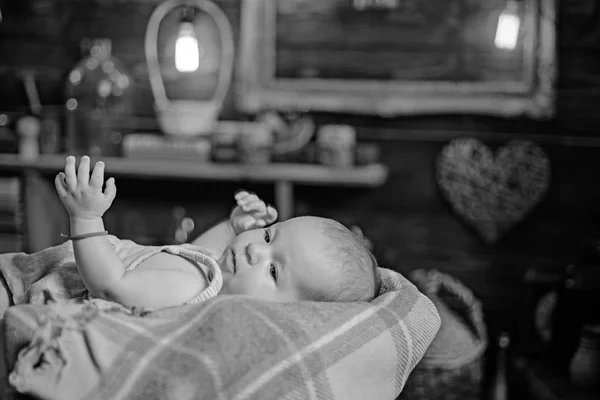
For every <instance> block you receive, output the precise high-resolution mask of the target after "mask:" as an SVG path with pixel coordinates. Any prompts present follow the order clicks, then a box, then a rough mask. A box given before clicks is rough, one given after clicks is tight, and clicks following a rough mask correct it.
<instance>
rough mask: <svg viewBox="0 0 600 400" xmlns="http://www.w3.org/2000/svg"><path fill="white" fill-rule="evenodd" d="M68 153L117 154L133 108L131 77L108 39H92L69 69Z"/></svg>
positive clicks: (67, 92) (67, 104) (67, 108)
mask: <svg viewBox="0 0 600 400" xmlns="http://www.w3.org/2000/svg"><path fill="white" fill-rule="evenodd" d="M66 94H67V101H66V118H67V146H66V147H67V149H68V152H69V153H70V154H74V155H84V154H87V155H90V156H118V155H120V153H121V142H122V139H123V136H124V135H125V134H126V132H125V129H126V125H125V124H124V122H125V121H124V118H125V117H126V116H127V115H128V114H131V111H132V94H133V80H132V79H131V75H130V74H129V73H128V72H127V70H126V68H125V66H124V64H123V63H122V62H121V61H120V60H119V59H117V58H115V57H114V56H113V55H112V45H111V41H110V39H93V40H92V41H91V43H90V46H89V54H88V55H87V56H86V57H84V58H83V59H82V60H81V61H80V62H79V63H77V65H75V67H74V68H73V70H71V72H70V74H69V77H68V79H67V85H66Z"/></svg>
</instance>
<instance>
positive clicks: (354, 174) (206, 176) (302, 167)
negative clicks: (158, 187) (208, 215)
mask: <svg viewBox="0 0 600 400" xmlns="http://www.w3.org/2000/svg"><path fill="white" fill-rule="evenodd" d="M65 158H66V155H55V154H53V155H40V156H39V157H38V158H37V159H35V160H32V161H25V160H22V159H21V158H20V157H19V155H18V154H0V170H35V171H39V172H48V173H55V172H56V173H58V172H59V171H60V170H62V169H63V168H64V163H65ZM99 159H101V160H102V161H104V163H105V164H106V172H105V174H106V175H115V176H119V175H120V176H130V177H137V178H144V179H153V178H173V179H196V180H218V181H256V182H279V181H286V182H292V183H302V184H308V185H327V186H363V187H377V186H381V185H382V184H383V183H385V181H386V179H387V175H388V170H387V168H386V167H385V166H384V165H381V164H372V165H367V166H359V167H353V168H335V167H327V166H321V165H311V164H290V163H271V164H267V165H246V164H220V163H211V162H195V161H190V160H185V161H182V160H153V159H141V158H140V159H138V158H121V157H102V158H99ZM95 161H97V160H96V159H94V158H92V163H94V162H95Z"/></svg>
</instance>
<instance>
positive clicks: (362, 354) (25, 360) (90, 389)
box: [0, 245, 440, 400]
mask: <svg viewBox="0 0 600 400" xmlns="http://www.w3.org/2000/svg"><path fill="white" fill-rule="evenodd" d="M48 251H53V252H55V253H52V254H50V255H47V256H46V258H45V260H47V259H48V258H47V257H51V258H52V260H53V262H54V264H55V267H56V268H54V269H48V268H47V267H46V266H44V265H41V264H40V265H35V263H36V262H38V263H42V262H43V261H42V258H34V257H32V256H22V257H26V259H20V262H25V263H26V264H27V268H28V270H29V271H36V268H38V270H44V272H45V273H46V274H47V275H50V276H52V274H54V275H53V276H54V277H55V278H54V279H51V280H50V282H51V283H52V284H51V285H50V286H48V285H43V286H44V287H52V288H53V290H52V291H55V289H57V288H56V287H55V286H56V285H58V286H60V284H59V283H60V282H62V281H63V280H62V278H61V279H58V278H57V277H64V276H67V277H69V279H73V282H76V280H77V279H76V278H75V277H74V276H72V274H71V272H73V270H71V269H70V268H72V266H71V262H70V261H69V262H66V260H71V258H72V252H71V251H70V248H69V245H66V246H59V247H58V248H53V249H49V250H48ZM10 257H12V258H10ZM27 257H29V258H27ZM13 261H14V255H6V256H3V255H0V266H1V265H2V263H3V262H4V263H5V264H6V263H12V262H13ZM44 262H45V261H44ZM31 263H33V264H31ZM57 266H59V267H57ZM60 268H67V269H68V271H69V274H66V275H65V274H61V272H60ZM2 270H3V271H6V270H7V267H6V265H5V266H4V267H3V269H2ZM57 271H59V272H57ZM381 273H382V278H383V285H382V290H381V293H380V295H379V296H378V297H377V298H376V299H375V300H373V301H372V302H370V303H318V302H297V303H288V304H275V303H267V302H264V301H260V300H257V299H252V298H249V297H244V296H217V297H216V298H214V299H211V300H208V301H206V302H204V303H201V304H195V305H187V306H180V307H173V308H169V309H163V310H159V311H154V312H151V313H135V312H134V313H125V312H122V311H107V310H101V309H99V308H98V307H97V306H96V304H95V303H94V302H83V303H81V301H79V302H78V303H68V302H66V303H57V304H53V305H38V304H26V305H17V306H14V307H11V308H10V309H9V310H8V311H7V313H6V314H5V343H6V347H5V348H6V354H5V355H6V361H7V364H8V368H9V371H12V373H11V376H10V381H11V383H12V384H13V385H14V386H15V387H16V388H18V389H19V390H20V391H22V392H26V393H30V394H35V395H37V396H38V397H39V398H42V399H48V400H54V399H60V400H69V399H90V400H91V399H107V400H109V399H110V400H119V399H131V400H136V399H140V400H142V399H143V400H151V399H157V400H158V399H161V400H162V399H174V400H180V399H211V400H212V399H265V400H268V399H277V400H279V399H366V398H372V399H394V398H395V397H396V396H397V395H398V394H399V393H400V391H401V389H402V387H403V385H404V383H405V382H406V379H407V377H408V375H409V373H410V372H411V371H412V369H413V368H414V367H415V365H416V364H417V362H418V361H419V360H420V359H421V357H422V356H423V353H424V352H425V350H426V349H427V347H428V346H429V344H430V342H431V341H432V340H433V338H434V336H435V334H436V333H437V330H438V328H439V324H440V320H439V316H438V314H437V311H436V308H435V306H434V305H433V304H432V303H431V302H430V301H429V299H428V298H427V297H425V296H424V295H422V294H421V293H420V292H419V291H418V290H417V289H416V287H415V286H414V285H412V284H411V283H410V282H409V281H407V280H406V279H405V278H404V277H403V276H401V275H400V274H398V273H395V272H393V271H390V270H386V269H381ZM32 274H33V272H32ZM36 275H38V276H36V277H35V279H32V282H33V281H36V280H39V279H42V280H43V279H44V278H41V275H40V274H36ZM7 280H8V278H7ZM69 282H70V283H69V284H71V283H73V282H71V281H69ZM46 283H48V282H46ZM30 284H31V282H30ZM19 285H20V284H19V283H18V282H10V281H9V286H11V288H13V287H19ZM72 288H74V289H77V290H75V291H73V292H72V293H71V289H70V288H65V290H64V291H63V292H62V293H63V295H64V296H60V300H63V299H67V298H68V297H69V296H70V294H69V293H71V294H76V295H78V296H79V295H80V291H79V290H80V289H81V288H80V287H79V286H78V285H72ZM21 296H24V298H27V300H32V301H34V302H36V301H37V299H38V298H37V297H36V296H37V295H32V293H31V292H30V291H28V290H26V289H25V288H23V290H22V291H21ZM10 396H12V394H11V393H6V394H5V396H4V397H2V398H7V399H10V398H11V397H10Z"/></svg>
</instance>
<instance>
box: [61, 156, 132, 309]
mask: <svg viewBox="0 0 600 400" xmlns="http://www.w3.org/2000/svg"><path fill="white" fill-rule="evenodd" d="M103 181H104V163H103V162H101V161H100V162H98V163H96V165H95V166H94V171H93V172H92V176H91V178H90V159H89V157H87V156H83V157H81V162H80V163H79V169H78V171H77V172H76V171H75V157H73V156H69V157H67V160H66V164H65V172H64V173H63V172H61V173H59V174H58V175H57V176H56V179H55V181H54V183H55V186H56V190H57V192H58V195H59V196H60V199H61V201H62V203H63V205H64V206H65V208H66V209H67V212H68V213H69V217H70V226H71V237H73V238H74V239H73V250H74V253H75V261H76V262H77V269H78V271H79V274H80V275H81V278H82V279H83V282H84V283H85V285H86V287H87V288H88V290H89V291H90V292H91V293H92V294H93V295H95V296H97V297H102V298H107V297H113V296H111V295H110V292H111V290H112V288H114V287H115V286H116V283H117V282H119V280H120V279H122V278H123V275H124V273H125V268H124V266H123V263H122V262H121V260H120V259H119V257H118V256H117V254H116V253H115V251H114V249H113V247H112V245H111V244H110V242H109V241H108V238H107V237H106V236H105V235H103V236H92V237H86V238H82V239H77V237H78V236H79V237H81V236H82V235H87V234H90V233H96V232H104V231H105V229H104V222H103V221H102V216H103V215H104V213H105V212H106V210H108V208H109V207H110V205H111V204H112V202H113V200H114V198H115V195H116V191H117V188H116V186H115V181H114V179H113V178H110V179H108V180H107V181H106V188H105V189H104V192H103V191H102V185H103V183H104V182H103Z"/></svg>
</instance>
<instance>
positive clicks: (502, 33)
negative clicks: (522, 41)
mask: <svg viewBox="0 0 600 400" xmlns="http://www.w3.org/2000/svg"><path fill="white" fill-rule="evenodd" d="M520 25H521V18H520V17H519V10H518V5H517V2H516V1H514V0H509V1H508V4H507V5H506V8H505V9H504V11H502V14H500V18H498V28H497V29H496V38H495V39H494V45H495V46H496V47H497V48H499V49H506V50H514V49H515V47H517V40H518V39H519V27H520Z"/></svg>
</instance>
